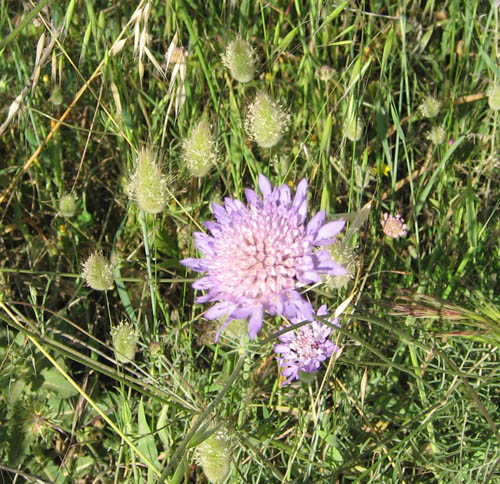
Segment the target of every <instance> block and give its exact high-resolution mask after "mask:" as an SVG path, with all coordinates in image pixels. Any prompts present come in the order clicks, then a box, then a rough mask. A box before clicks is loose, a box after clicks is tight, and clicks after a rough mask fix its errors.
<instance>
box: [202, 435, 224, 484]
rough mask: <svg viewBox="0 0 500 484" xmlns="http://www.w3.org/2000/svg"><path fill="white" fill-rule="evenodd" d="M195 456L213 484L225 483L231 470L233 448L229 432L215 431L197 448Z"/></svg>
mask: <svg viewBox="0 0 500 484" xmlns="http://www.w3.org/2000/svg"><path fill="white" fill-rule="evenodd" d="M195 456H196V461H197V463H198V465H200V466H201V468H202V469H203V472H204V474H205V476H206V478H207V480H208V481H209V482H210V483H211V484H218V483H220V482H223V481H224V480H225V479H226V477H227V475H228V474H229V471H230V469H231V447H230V441H229V439H228V438H227V431H224V430H222V429H220V430H217V431H215V432H214V433H213V434H212V435H210V437H208V439H206V440H204V441H203V442H202V443H201V444H199V445H198V446H197V447H196V452H195Z"/></svg>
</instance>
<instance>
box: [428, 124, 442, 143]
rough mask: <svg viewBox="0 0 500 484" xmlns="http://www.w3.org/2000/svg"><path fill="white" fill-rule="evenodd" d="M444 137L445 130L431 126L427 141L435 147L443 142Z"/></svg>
mask: <svg viewBox="0 0 500 484" xmlns="http://www.w3.org/2000/svg"><path fill="white" fill-rule="evenodd" d="M445 137H446V130H445V129H444V128H443V127H442V126H433V128H432V129H431V131H430V133H429V136H428V139H429V141H431V142H432V143H434V144H435V145H440V144H441V143H443V142H444V140H445Z"/></svg>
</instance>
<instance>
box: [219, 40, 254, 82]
mask: <svg viewBox="0 0 500 484" xmlns="http://www.w3.org/2000/svg"><path fill="white" fill-rule="evenodd" d="M222 62H223V64H224V65H225V66H226V67H227V68H228V69H229V71H230V72H231V75H232V76H233V77H234V79H236V80H237V81H239V82H249V81H251V80H253V78H254V76H255V66H256V63H257V56H256V55H255V51H254V50H253V49H252V47H251V46H250V44H249V43H248V42H247V41H246V40H243V39H241V38H237V39H235V40H233V41H232V42H231V43H230V44H229V45H228V46H227V49H226V52H225V53H224V54H223V55H222Z"/></svg>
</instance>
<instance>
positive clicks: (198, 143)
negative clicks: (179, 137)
mask: <svg viewBox="0 0 500 484" xmlns="http://www.w3.org/2000/svg"><path fill="white" fill-rule="evenodd" d="M217 156H218V153H217V144H216V143H215V140H214V138H213V136H212V131H211V130H210V125H209V124H208V122H207V121H205V120H204V119H202V120H200V121H199V122H198V123H197V124H196V126H195V127H194V128H193V130H192V131H191V135H190V136H189V138H186V139H185V140H184V142H183V143H182V159H183V161H184V163H185V164H186V167H187V169H188V170H189V172H190V173H191V175H192V176H197V177H202V176H205V175H206V174H207V173H208V172H209V171H210V169H211V168H212V167H213V166H214V165H215V164H216V163H217Z"/></svg>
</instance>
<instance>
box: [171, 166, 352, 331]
mask: <svg viewBox="0 0 500 484" xmlns="http://www.w3.org/2000/svg"><path fill="white" fill-rule="evenodd" d="M258 184H259V188H260V191H261V193H262V196H263V197H262V200H261V199H260V198H259V196H258V195H257V194H256V193H255V192H254V191H253V190H250V189H247V190H245V195H246V199H247V201H248V206H246V205H245V204H243V203H242V202H241V201H239V200H233V199H230V198H226V199H225V202H224V206H220V205H217V204H215V203H212V211H213V213H214V215H215V218H216V220H217V221H216V222H205V223H204V225H205V227H207V228H208V229H209V231H210V232H211V235H208V234H205V233H202V232H195V233H194V239H195V243H196V246H197V248H198V250H199V251H200V252H202V253H203V255H204V257H203V258H201V259H194V258H188V259H183V260H182V261H181V263H182V264H184V265H185V266H187V267H189V268H191V269H193V270H195V271H197V272H205V273H206V274H205V276H204V277H201V278H200V279H198V280H197V281H196V282H195V283H194V284H193V288H194V289H198V290H205V291H207V294H205V295H204V296H201V297H199V298H198V299H197V302H199V303H205V302H215V305H214V306H212V307H211V308H210V309H209V310H208V311H207V312H206V313H205V318H207V319H218V318H221V317H223V316H226V315H227V319H226V321H225V323H224V325H223V326H222V327H221V328H220V329H219V332H220V331H221V330H222V329H223V327H225V326H226V325H227V324H229V322H230V321H231V320H233V319H246V318H249V336H250V338H251V339H254V338H255V336H256V335H257V333H258V332H259V330H260V328H261V327H262V323H263V316H264V312H267V313H268V314H270V315H285V316H286V317H287V318H292V317H295V316H296V315H297V314H298V313H300V314H303V315H305V316H307V317H309V318H312V316H313V314H312V310H311V306H310V304H309V303H308V302H307V301H306V300H305V299H304V298H303V297H302V296H301V295H300V293H299V292H298V291H297V289H298V287H299V286H301V285H304V284H311V283H315V282H320V281H321V275H322V274H331V275H344V274H346V270H345V268H344V267H342V266H341V265H340V264H338V263H336V262H334V261H332V260H331V257H330V253H329V252H328V251H327V250H317V249H316V246H325V245H331V244H332V243H334V242H335V235H336V234H338V233H339V232H340V231H341V230H342V229H343V228H344V225H345V222H344V221H343V220H336V221H332V222H328V223H324V222H325V211H324V210H321V211H319V212H318V213H317V214H316V215H315V216H314V217H313V218H312V219H311V220H309V222H307V223H306V218H307V192H308V190H307V180H305V179H303V180H302V181H301V182H300V183H299V184H298V186H297V191H296V193H295V197H294V198H293V200H292V196H291V190H290V187H289V186H288V185H282V186H281V187H279V188H278V187H272V186H271V183H270V182H269V180H268V179H267V178H266V177H265V176H264V175H259V179H258Z"/></svg>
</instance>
